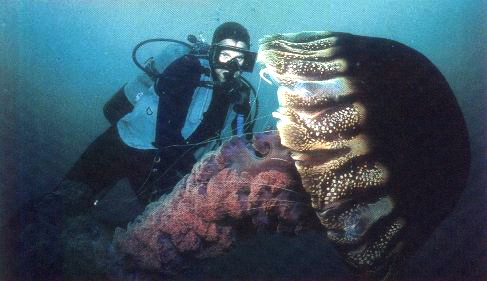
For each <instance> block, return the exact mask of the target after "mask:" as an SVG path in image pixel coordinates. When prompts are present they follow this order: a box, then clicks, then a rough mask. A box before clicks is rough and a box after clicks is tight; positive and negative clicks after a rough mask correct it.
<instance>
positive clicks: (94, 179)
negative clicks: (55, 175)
mask: <svg viewBox="0 0 487 281" xmlns="http://www.w3.org/2000/svg"><path fill="white" fill-rule="evenodd" d="M124 145H125V144H123V143H122V141H121V140H120V137H119V135H118V131H117V129H116V127H110V128H109V129H107V130H106V131H105V132H104V133H103V134H101V135H100V136H99V137H98V138H97V139H96V140H95V141H94V142H92V143H91V144H90V145H89V146H88V148H87V149H86V150H85V151H84V152H83V154H82V155H81V157H80V158H79V159H78V161H76V163H75V164H74V166H73V168H71V170H70V171H69V172H68V173H67V174H66V176H65V179H66V180H68V181H74V182H82V183H85V184H87V185H88V186H89V187H90V189H91V190H92V192H93V194H94V195H95V196H97V195H100V193H103V192H104V191H105V190H108V189H109V188H110V187H111V186H113V185H114V184H115V183H116V182H117V181H118V180H120V179H122V178H123V177H124V176H125V175H124V167H123V165H124V164H125V163H124V161H123V159H122V156H123V153H124V151H123V150H124Z"/></svg>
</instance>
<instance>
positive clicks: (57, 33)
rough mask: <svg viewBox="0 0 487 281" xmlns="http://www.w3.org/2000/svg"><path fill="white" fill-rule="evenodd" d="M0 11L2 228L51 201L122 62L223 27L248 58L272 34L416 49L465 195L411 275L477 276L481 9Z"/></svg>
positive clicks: (265, 114) (113, 5) (443, 4)
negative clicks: (444, 91)
mask: <svg viewBox="0 0 487 281" xmlns="http://www.w3.org/2000/svg"><path fill="white" fill-rule="evenodd" d="M0 5H1V6H2V8H0V62H2V66H1V67H0V97H1V99H0V102H1V103H0V147H1V154H0V167H1V171H0V178H1V181H0V184H1V186H0V188H1V191H0V225H2V226H3V225H4V223H5V222H6V221H7V220H8V219H9V218H10V217H11V216H12V215H13V214H14V213H15V211H16V210H17V209H18V208H19V206H21V205H22V204H23V203H24V202H26V201H27V200H28V199H31V198H35V197H39V196H41V195H42V194H44V193H46V192H48V191H50V190H51V189H52V188H53V187H54V186H55V185H56V184H57V183H58V182H59V181H60V180H61V178H62V177H63V175H64V174H65V173H66V172H67V170H68V169H69V168H70V167H71V165H72V164H73V163H74V162H75V161H76V160H77V158H78V157H79V156H80V154H81V153H82V152H83V151H84V150H85V148H86V147H87V146H88V144H90V143H91V142H92V141H93V140H94V139H95V138H96V137H97V136H98V135H99V134H101V133H102V132H103V131H104V130H105V129H106V128H107V127H108V126H109V123H108V121H106V120H105V118H104V116H103V113H102V107H103V105H104V103H105V102H106V101H107V100H108V99H109V98H110V97H111V96H112V95H113V94H114V93H115V91H117V90H118V89H119V88H120V87H121V86H122V85H123V84H124V83H125V82H127V81H128V80H130V79H132V78H133V77H134V76H135V75H137V74H139V73H140V70H139V69H138V68H136V67H135V65H134V64H133V62H132V59H131V52H132V48H133V47H134V46H135V45H136V44H137V43H139V42H140V41H142V40H145V39H149V38H171V39H177V40H182V41H185V40H186V36H187V35H188V34H195V35H200V34H201V36H202V37H203V38H205V39H206V40H208V41H211V36H212V33H213V31H214V29H215V28H216V27H217V26H218V25H219V24H221V23H223V22H226V21H237V22H239V23H241V24H243V25H244V26H245V27H246V28H247V29H248V30H249V33H250V35H251V42H252V46H251V50H253V51H257V46H258V39H259V38H261V37H263V36H264V35H268V34H273V33H279V32H298V31H304V30H326V31H339V32H349V33H353V34H357V35H365V36H374V37H384V38H389V39H393V40H396V41H399V42H401V43H404V44H406V45H408V46H410V47H412V48H415V49H416V50H418V51H420V52H421V53H423V54H424V55H426V57H428V58H429V59H430V60H431V61H432V62H433V63H434V64H435V65H436V66H437V67H438V68H439V69H440V71H441V72H442V73H443V75H444V76H445V77H446V79H447V80H448V82H449V83H450V86H451V87H452V89H453V92H454V93H455V95H456V97H457V100H458V102H459V104H460V106H461V108H462V110H463V113H464V116H465V119H466V122H467V125H468V129H469V133H470V141H471V148H472V149H471V151H472V166H471V174H470V179H469V185H468V187H467V189H466V191H465V192H464V195H463V196H462V198H461V200H460V202H459V203H458V205H457V208H456V209H455V211H454V213H453V214H452V215H451V216H450V217H449V218H448V219H447V220H446V221H445V222H444V223H443V224H442V225H441V226H440V227H439V231H438V232H437V233H435V235H434V237H433V238H432V241H431V242H430V243H429V244H427V245H426V246H425V249H423V250H422V252H421V253H422V254H423V255H422V256H421V253H420V255H419V257H418V258H417V263H416V269H417V270H424V268H428V270H430V271H431V272H433V271H436V270H440V269H441V270H446V271H448V270H450V271H451V272H452V273H453V272H457V273H458V272H464V273H465V274H466V275H469V274H470V275H471V276H472V278H474V277H479V276H481V275H482V274H485V270H486V269H484V268H483V267H482V265H485V264H487V253H486V249H487V231H486V225H487V216H486V209H487V207H486V206H487V204H486V199H487V196H486V195H487V193H486V186H487V165H486V164H487V152H486V149H485V148H486V142H487V138H486V136H487V135H486V120H487V118H486V117H487V115H486V104H487V100H486V94H487V47H486V46H487V22H486V21H487V1H486V0H465V1H454V0H448V1H440V0H431V1H422V0H412V1H399V0H394V1H393V0H390V1H384V0H382V1H379V0H368V1H365V0H354V1H336V0H330V1H325V0H321V1H313V0H311V1H310V0H306V1H304V0H303V1H257V0H248V1H238V0H233V1H232V0H221V1H215V0H207V1H196V0H167V1H108V0H104V1H22V0H19V1H7V0H0ZM259 70H260V69H259V67H258V66H256V68H255V69H254V72H253V73H252V74H251V75H247V78H249V80H250V81H251V82H252V84H253V85H254V87H255V88H256V89H257V90H258V95H259V99H260V112H259V120H258V121H257V124H256V127H255V129H254V130H255V131H261V130H264V129H265V128H267V127H268V126H272V125H273V124H275V120H273V118H272V117H271V116H270V113H271V112H272V111H274V110H275V109H276V108H277V98H276V94H275V92H276V87H275V86H272V85H268V84H267V83H262V82H263V81H261V80H260V79H259V75H258V71H259ZM0 235H1V232H0ZM438 241H441V243H440V242H438ZM0 242H2V239H1V237H0ZM2 243H3V242H2ZM1 246H2V249H3V245H1ZM432 257H435V258H434V259H433V258H432ZM0 258H4V257H3V256H2V255H1V254H0ZM411 268H412V269H411V270H414V269H415V267H414V266H411ZM2 271H3V270H2ZM0 276H1V275H0ZM484 276H485V275H484ZM479 278H480V277H479ZM473 280H476V279H473ZM478 280H481V279H478Z"/></svg>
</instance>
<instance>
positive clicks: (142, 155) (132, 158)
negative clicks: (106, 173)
mask: <svg viewBox="0 0 487 281" xmlns="http://www.w3.org/2000/svg"><path fill="white" fill-rule="evenodd" d="M156 154H157V151H156V150H155V149H150V150H142V149H135V148H131V147H127V153H126V154H125V155H124V157H125V159H124V160H125V162H126V165H125V169H126V171H125V174H126V175H127V178H128V180H129V182H130V185H131V187H132V189H133V191H134V193H135V195H136V196H137V198H138V199H139V201H140V202H141V203H142V204H144V205H145V204H147V203H149V197H150V193H151V190H149V188H150V187H151V186H152V185H151V183H152V182H153V181H154V179H155V178H156V177H157V171H156V170H154V169H155V168H156V167H157V165H158V163H156V162H155V157H156Z"/></svg>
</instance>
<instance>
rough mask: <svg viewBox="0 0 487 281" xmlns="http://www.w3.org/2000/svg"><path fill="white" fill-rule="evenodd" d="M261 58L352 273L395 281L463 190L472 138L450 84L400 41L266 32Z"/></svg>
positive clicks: (310, 185) (285, 130) (311, 188)
mask: <svg viewBox="0 0 487 281" xmlns="http://www.w3.org/2000/svg"><path fill="white" fill-rule="evenodd" d="M259 61H260V62H261V63H263V64H264V65H265V69H264V70H263V71H262V72H261V74H262V75H263V74H265V73H267V74H268V75H269V76H270V77H271V78H272V80H273V81H274V82H276V83H277V84H278V85H279V89H278V91H277V95H278V99H279V105H280V107H279V110H278V111H277V112H275V113H274V116H275V117H277V118H278V119H279V121H278V124H277V127H278V130H279V134H280V137H281V143H282V144H283V145H284V146H286V147H288V148H289V149H290V150H291V151H292V158H293V159H294V160H295V165H296V168H297V170H298V172H299V174H300V176H301V179H302V184H303V187H304V189H305V190H306V192H307V193H308V194H309V195H310V196H311V202H312V206H313V208H314V210H315V212H316V215H317V216H318V218H319V219H320V221H321V224H322V225H323V226H324V227H325V228H326V230H327V231H326V232H327V237H328V238H329V239H330V240H332V241H333V242H334V244H335V245H336V247H337V249H338V250H339V251H340V253H341V254H342V255H343V257H344V259H345V260H346V261H347V262H348V263H349V264H350V265H351V267H352V268H353V269H355V270H356V271H357V272H358V273H365V274H366V275H369V276H372V277H373V278H374V279H376V278H385V279H388V278H390V279H393V278H394V272H395V270H394V269H395V268H396V269H397V266H399V265H400V263H401V261H402V260H403V259H404V258H405V257H406V256H407V255H408V254H410V253H411V252H412V251H414V249H417V248H418V247H419V246H420V245H421V244H422V243H423V242H424V241H425V239H426V238H427V237H428V236H429V235H430V234H431V233H432V231H433V230H434V229H435V227H437V226H438V224H439V223H440V222H441V221H442V220H443V219H444V218H445V216H446V215H447V214H448V213H449V212H450V211H452V209H453V207H454V205H455V203H456V202H457V200H458V199H459V196H460V194H461V193H462V191H463V190H464V187H465V184H466V180H467V174H468V169H469V159H470V154H469V143H468V135H467V131H466V127H465V122H464V119H463V116H462V113H461V111H460V109H459V106H458V104H457V102H456V99H455V96H454V95H453V93H452V90H451V89H450V87H449V85H448V83H447V81H446V80H445V78H444V77H443V76H442V74H441V73H440V72H439V71H438V69H437V68H436V67H435V66H434V65H433V64H432V63H431V62H430V61H429V60H428V59H427V58H426V57H424V56H423V55H422V54H420V53H419V52H417V51H415V50H413V49H412V48H410V47H408V46H405V45H403V44H401V43H398V42H395V41H392V40H387V39H381V38H372V37H363V36H355V35H351V34H346V33H335V32H300V33H288V34H276V35H271V36H267V37H265V38H263V39H261V41H260V49H259ZM264 78H265V77H264Z"/></svg>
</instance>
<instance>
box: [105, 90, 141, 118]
mask: <svg viewBox="0 0 487 281" xmlns="http://www.w3.org/2000/svg"><path fill="white" fill-rule="evenodd" d="M124 88H125V85H124V86H122V88H120V90H118V91H117V92H116V93H115V94H114V95H113V96H112V97H111V98H110V100H108V101H107V102H106V103H105V105H104V106H103V114H104V115H105V118H106V119H107V120H108V122H110V124H111V125H112V126H115V124H117V122H118V120H120V119H121V118H122V117H124V116H125V115H126V114H127V113H129V112H131V111H132V110H133V109H134V106H133V105H132V103H131V102H130V101H129V100H128V98H127V96H126V95H125V91H124Z"/></svg>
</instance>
